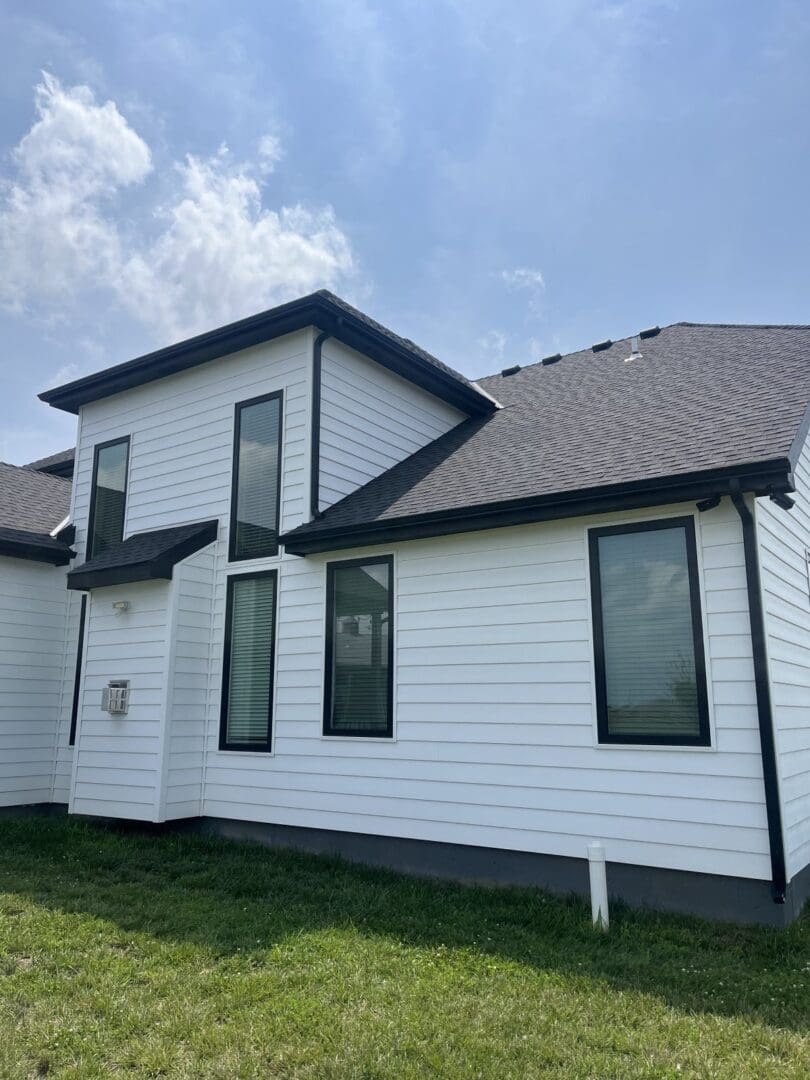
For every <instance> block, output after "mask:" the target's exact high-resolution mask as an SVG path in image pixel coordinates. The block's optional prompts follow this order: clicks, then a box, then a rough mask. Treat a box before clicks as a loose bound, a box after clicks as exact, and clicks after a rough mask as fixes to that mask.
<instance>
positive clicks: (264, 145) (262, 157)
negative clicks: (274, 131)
mask: <svg viewBox="0 0 810 1080" xmlns="http://www.w3.org/2000/svg"><path fill="white" fill-rule="evenodd" d="M256 152H257V153H258V155H259V168H260V169H261V170H262V172H265V173H268V172H272V171H273V170H274V169H275V167H276V165H278V163H279V161H281V159H282V158H283V157H284V148H283V146H282V145H281V139H279V137H278V136H277V135H262V137H261V138H260V139H259V141H258V143H257V145H256Z"/></svg>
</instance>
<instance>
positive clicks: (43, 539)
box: [0, 528, 76, 566]
mask: <svg viewBox="0 0 810 1080" xmlns="http://www.w3.org/2000/svg"><path fill="white" fill-rule="evenodd" d="M0 555H7V556H8V557H9V558H10V559H28V560H29V561H31V562H41V563H50V565H51V566H67V564H68V563H69V562H70V560H71V559H72V558H74V557H75V555H76V552H75V551H71V549H70V547H68V545H67V543H63V542H62V541H60V540H57V539H55V538H54V537H52V536H49V535H48V534H47V533H29V532H24V531H23V530H22V529H6V528H0Z"/></svg>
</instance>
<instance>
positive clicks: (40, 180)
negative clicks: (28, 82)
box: [0, 74, 152, 310]
mask: <svg viewBox="0 0 810 1080" xmlns="http://www.w3.org/2000/svg"><path fill="white" fill-rule="evenodd" d="M35 102H36V110H37V115H38V119H37V120H36V122H35V123H34V124H33V126H32V127H31V129H30V131H29V132H28V134H27V135H25V137H24V138H23V139H22V140H21V142H20V143H19V144H18V146H17V147H16V148H15V150H14V151H13V153H12V160H13V162H14V164H15V166H16V169H17V179H16V181H14V182H10V181H6V182H4V183H3V186H2V195H3V205H2V210H0V302H2V304H3V305H4V306H5V307H9V308H11V309H14V310H20V309H21V308H22V307H23V306H24V305H25V303H26V301H27V300H28V298H29V297H30V296H32V295H37V296H40V297H46V298H53V297H56V296H59V295H63V296H70V295H71V294H73V293H74V292H75V291H76V290H77V289H78V288H81V287H82V286H83V285H87V284H92V283H94V282H95V281H96V280H98V279H99V278H105V277H109V276H110V275H112V274H114V272H115V268H116V265H117V262H118V258H119V237H118V231H117V229H116V228H115V225H114V223H113V222H112V221H111V220H110V218H109V217H108V216H107V203H108V201H109V199H110V198H111V197H112V196H113V195H115V193H116V192H117V191H118V190H119V189H120V188H123V187H126V186H127V185H129V184H136V183H139V182H140V181H142V180H143V179H144V178H145V177H146V175H147V174H148V173H149V171H150V169H151V167H152V165H151V157H150V153H149V148H148V146H147V145H146V143H145V142H144V141H143V140H142V139H141V138H140V137H139V136H138V135H137V134H136V133H135V132H134V131H133V130H132V129H131V128H130V127H129V125H128V124H127V122H126V120H125V119H124V118H123V117H122V116H121V114H120V113H119V112H118V110H117V108H116V107H115V104H114V103H113V102H109V101H108V102H107V103H106V104H104V105H98V104H96V102H95V99H94V97H93V94H92V92H91V91H90V90H89V89H88V88H87V87H84V86H77V87H73V88H72V89H68V90H66V89H64V88H63V87H62V85H61V84H60V82H59V81H58V79H55V78H53V76H51V75H48V74H44V75H43V80H42V82H41V83H40V84H39V85H38V86H37V88H36V93H35Z"/></svg>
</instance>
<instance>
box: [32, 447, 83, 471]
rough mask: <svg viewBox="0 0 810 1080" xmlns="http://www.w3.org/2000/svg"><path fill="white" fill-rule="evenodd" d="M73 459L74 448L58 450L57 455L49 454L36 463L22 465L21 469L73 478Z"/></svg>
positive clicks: (74, 455)
mask: <svg viewBox="0 0 810 1080" xmlns="http://www.w3.org/2000/svg"><path fill="white" fill-rule="evenodd" d="M75 457H76V448H75V447H74V446H71V447H69V448H68V449H67V450H60V451H59V453H58V454H49V455H48V457H44V458H38V459H37V460H36V461H29V462H28V464H27V465H23V466H22V468H24V469H33V471H34V472H42V473H51V474H52V475H53V476H64V477H67V478H70V477H72V476H73V466H74V462H75Z"/></svg>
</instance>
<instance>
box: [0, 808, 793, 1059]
mask: <svg viewBox="0 0 810 1080" xmlns="http://www.w3.org/2000/svg"><path fill="white" fill-rule="evenodd" d="M808 1028H810V919H808V918H807V917H805V918H804V919H803V920H802V921H801V922H800V923H798V924H797V925H795V926H794V927H792V928H791V929H790V930H787V931H769V930H761V929H753V928H740V927H735V926H731V925H723V924H709V923H703V922H700V921H698V920H693V919H679V918H673V917H670V916H655V915H650V914H637V913H632V912H630V911H628V910H621V909H618V908H617V909H616V910H615V911H614V912H613V925H612V926H611V930H610V933H609V934H607V935H599V934H597V933H595V932H594V931H593V930H592V929H591V927H590V924H589V913H588V910H587V909H586V907H585V905H584V904H582V903H580V902H577V901H561V900H557V899H553V898H550V897H548V896H546V895H544V894H542V893H540V892H536V891H534V890H529V889H509V890H506V889H504V890H485V889H475V888H465V887H463V886H456V885H450V884H442V883H434V882H425V881H417V880H412V879H409V878H406V877H400V876H398V875H395V874H391V873H387V872H384V871H377V870H367V869H362V868H358V867H355V866H350V865H348V864H345V863H341V862H338V861H333V860H328V859H322V858H315V857H310V856H305V855H298V854H293V853H289V852H273V851H269V850H266V849H264V848H260V847H256V846H252V845H247V844H233V843H228V842H226V841H217V840H213V839H208V838H202V837H191V836H186V837H180V836H163V837H148V836H138V835H132V834H129V835H123V834H116V833H113V832H108V831H105V830H103V829H101V828H99V827H91V826H87V825H84V824H82V823H80V822H76V821H71V820H67V819H55V818H51V819H29V820H25V821H24V820H10V819H6V820H4V821H0V1077H3V1078H17V1077H41V1076H49V1077H60V1078H61V1077H109V1076H123V1077H162V1076H166V1077H193V1078H195V1080H196V1078H201V1077H223V1078H228V1080H230V1078H232V1077H267V1078H277V1077H318V1078H331V1077H341V1078H344V1077H356V1078H369V1080H370V1078H378V1077H396V1078H411V1077H413V1078H417V1077H418V1078H420V1080H421V1078H425V1077H493V1078H498V1080H509V1078H513V1077H514V1078H521V1080H522V1078H526V1077H535V1076H550V1077H561V1078H563V1077H564V1078H565V1080H574V1078H577V1077H594V1078H614V1077H616V1078H618V1077H733V1078H734V1080H741V1078H747V1077H752V1078H757V1080H759V1078H761V1077H771V1076H772V1077H779V1078H780V1080H787V1078H791V1077H802V1078H803V1080H806V1078H807V1077H808V1076H810V1038H809V1037H808Z"/></svg>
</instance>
